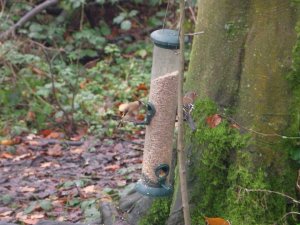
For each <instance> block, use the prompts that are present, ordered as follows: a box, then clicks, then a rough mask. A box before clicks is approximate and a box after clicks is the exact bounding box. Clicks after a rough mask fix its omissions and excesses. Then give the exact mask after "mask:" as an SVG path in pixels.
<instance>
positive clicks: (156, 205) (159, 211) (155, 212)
mask: <svg viewBox="0 0 300 225" xmlns="http://www.w3.org/2000/svg"><path fill="white" fill-rule="evenodd" d="M170 205H171V198H157V199H154V201H153V203H152V205H151V208H150V210H149V212H148V214H147V215H146V216H145V217H144V218H142V219H141V220H140V221H139V225H149V224H155V225H165V224H166V221H167V218H168V216H169V213H170Z"/></svg>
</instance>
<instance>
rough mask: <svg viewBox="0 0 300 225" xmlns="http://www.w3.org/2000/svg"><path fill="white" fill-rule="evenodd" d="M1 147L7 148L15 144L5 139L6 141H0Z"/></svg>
mask: <svg viewBox="0 0 300 225" xmlns="http://www.w3.org/2000/svg"><path fill="white" fill-rule="evenodd" d="M0 144H1V145H6V146H9V145H14V144H15V142H14V141H13V140H12V139H6V140H2V141H1V142H0Z"/></svg>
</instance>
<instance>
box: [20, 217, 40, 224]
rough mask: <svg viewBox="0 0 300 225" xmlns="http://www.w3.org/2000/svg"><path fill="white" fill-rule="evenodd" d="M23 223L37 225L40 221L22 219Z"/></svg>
mask: <svg viewBox="0 0 300 225" xmlns="http://www.w3.org/2000/svg"><path fill="white" fill-rule="evenodd" d="M20 221H21V222H23V223H25V224H30V225H34V224H36V223H38V222H39V220H38V219H31V218H27V219H20Z"/></svg>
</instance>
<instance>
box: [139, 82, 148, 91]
mask: <svg viewBox="0 0 300 225" xmlns="http://www.w3.org/2000/svg"><path fill="white" fill-rule="evenodd" d="M136 89H137V90H138V91H147V90H148V88H147V86H146V84H145V83H141V84H139V85H138V86H137V87H136Z"/></svg>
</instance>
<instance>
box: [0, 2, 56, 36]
mask: <svg viewBox="0 0 300 225" xmlns="http://www.w3.org/2000/svg"><path fill="white" fill-rule="evenodd" d="M58 2H59V0H47V1H44V2H43V3H41V4H39V5H38V6H36V7H34V8H33V9H32V10H31V11H29V12H27V13H26V14H25V15H24V16H23V17H22V18H21V19H20V20H19V21H18V22H17V23H16V24H14V25H13V26H11V27H10V28H9V29H8V30H7V31H5V32H3V33H1V34H0V40H3V39H6V38H9V37H10V36H12V35H15V32H16V30H17V29H18V28H19V27H22V26H23V25H24V24H25V23H26V22H28V21H29V20H30V19H31V18H33V17H34V16H36V15H37V14H39V13H40V12H41V11H43V10H44V9H46V8H48V7H49V6H52V5H55V4H57V3H58Z"/></svg>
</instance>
